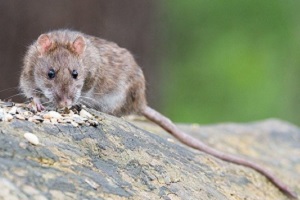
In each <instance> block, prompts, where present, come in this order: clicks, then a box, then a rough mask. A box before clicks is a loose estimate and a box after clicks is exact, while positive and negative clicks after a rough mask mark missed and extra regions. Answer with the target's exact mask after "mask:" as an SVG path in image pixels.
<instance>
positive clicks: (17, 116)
mask: <svg viewBox="0 0 300 200" xmlns="http://www.w3.org/2000/svg"><path fill="white" fill-rule="evenodd" d="M15 117H16V118H17V119H20V120H25V117H24V116H23V115H20V114H16V115H15Z"/></svg>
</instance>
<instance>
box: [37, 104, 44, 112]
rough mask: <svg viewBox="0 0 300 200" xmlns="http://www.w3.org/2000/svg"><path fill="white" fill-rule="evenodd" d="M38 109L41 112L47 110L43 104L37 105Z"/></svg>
mask: <svg viewBox="0 0 300 200" xmlns="http://www.w3.org/2000/svg"><path fill="white" fill-rule="evenodd" d="M36 109H37V111H39V112H41V111H42V110H45V107H44V106H43V105H42V104H41V103H36Z"/></svg>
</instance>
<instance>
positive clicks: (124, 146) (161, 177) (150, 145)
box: [0, 110, 300, 200]
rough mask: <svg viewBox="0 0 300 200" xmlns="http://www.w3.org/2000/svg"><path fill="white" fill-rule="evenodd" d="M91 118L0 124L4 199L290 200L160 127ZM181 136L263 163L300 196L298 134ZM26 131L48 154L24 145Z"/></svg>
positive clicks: (267, 126) (267, 129) (252, 126)
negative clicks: (89, 122) (85, 122)
mask: <svg viewBox="0 0 300 200" xmlns="http://www.w3.org/2000/svg"><path fill="white" fill-rule="evenodd" d="M88 112H89V113H91V114H93V115H94V116H95V115H96V116H98V117H96V118H99V119H101V120H99V121H97V123H99V124H98V126H97V127H91V126H79V127H74V126H72V125H71V124H63V125H61V124H56V125H53V124H48V123H40V124H35V123H32V122H28V121H24V120H18V119H14V120H13V121H12V122H1V123H0V130H1V132H0V188H1V192H0V199H266V200H268V199H270V200H273V199H287V197H286V196H284V195H283V194H282V193H281V192H280V191H279V190H278V189H277V188H276V187H274V186H273V185H272V184H271V183H270V182H269V181H268V180H267V179H266V178H265V177H263V176H262V175H260V174H259V173H257V172H256V171H254V170H252V169H249V168H246V167H242V166H238V165H235V164H231V163H227V162H224V161H221V160H219V159H216V158H214V157H211V156H209V155H206V154H204V153H202V152H198V151H195V150H193V149H190V148H188V147H186V146H184V145H182V144H180V143H178V142H177V141H176V140H167V139H168V138H170V135H169V134H166V133H165V132H164V131H162V130H161V129H160V128H158V127H157V126H156V125H153V124H151V123H148V122H140V121H130V122H127V121H125V120H123V119H119V118H116V117H112V116H109V115H106V114H102V113H99V112H96V111H91V110H88ZM133 124H134V125H133ZM138 127H140V128H138ZM180 128H182V129H184V130H185V131H186V132H188V133H189V134H192V135H193V136H194V137H197V138H198V139H201V140H203V141H205V142H206V143H208V144H210V145H211V146H214V147H215V148H218V149H221V150H223V151H226V152H230V153H232V154H239V155H240V156H243V157H246V158H249V159H252V160H254V161H256V162H258V163H261V164H262V165H264V166H265V167H267V168H269V169H270V170H272V171H273V172H274V174H276V175H277V176H278V177H280V178H281V179H282V180H283V181H284V182H286V183H288V184H289V185H290V187H291V188H293V189H294V190H295V191H296V192H297V193H298V194H300V185H299V182H300V167H299V166H300V156H299V155H300V130H299V128H297V127H295V126H293V125H291V124H288V123H286V122H282V121H278V120H268V121H263V122H258V123H249V124H221V125H213V126H199V125H182V126H180ZM143 129H147V130H149V131H151V132H154V133H150V132H148V131H145V130H143ZM29 130H30V132H31V133H33V134H35V135H36V136H37V137H38V138H39V140H40V142H41V143H43V146H34V145H32V144H30V143H28V142H27V141H26V140H25V138H24V137H23V134H24V133H25V132H27V131H29Z"/></svg>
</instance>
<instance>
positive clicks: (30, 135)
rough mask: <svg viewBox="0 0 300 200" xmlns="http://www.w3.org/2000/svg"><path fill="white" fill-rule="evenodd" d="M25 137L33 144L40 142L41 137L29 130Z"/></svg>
mask: <svg viewBox="0 0 300 200" xmlns="http://www.w3.org/2000/svg"><path fill="white" fill-rule="evenodd" d="M24 137H25V138H26V139H27V140H28V142H30V143H31V144H33V145H39V144H40V141H39V138H38V137H37V136H36V135H34V134H33V133H29V132H27V133H24Z"/></svg>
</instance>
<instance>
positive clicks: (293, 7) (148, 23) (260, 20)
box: [0, 0, 300, 125]
mask: <svg viewBox="0 0 300 200" xmlns="http://www.w3.org/2000/svg"><path fill="white" fill-rule="evenodd" d="M299 8H300V2H299V1H290V0H287V1H274V0H272V1H271V0H264V1H259V0H251V1H250V0H249V1H240V0H232V1H224V2H223V1H206V0H202V1H192V0H186V1H182V0H169V1H161V0H151V1H149V0H122V1H121V0H110V1H106V0H85V1H81V0H62V1H48V0H47V1H46V0H27V1H20V0H19V1H18V0H10V1H5V0H0V28H1V31H0V69H1V71H0V91H1V92H0V98H1V99H7V98H9V97H10V96H12V95H15V94H17V93H18V91H17V90H13V89H12V90H5V89H8V88H12V87H15V86H17V85H18V79H19V75H20V68H21V66H22V57H23V55H24V53H25V51H26V47H27V46H28V45H29V44H30V43H31V42H33V40H34V39H36V38H37V37H38V36H39V35H40V34H41V33H43V32H46V31H49V30H54V29H58V28H71V29H75V30H80V31H83V32H85V33H88V34H91V35H95V36H99V37H102V38H105V39H108V40H112V41H115V42H116V43H118V44H119V45H120V46H122V47H125V48H127V49H129V50H130V51H131V52H132V53H133V54H134V56H135V58H136V60H137V62H138V63H139V64H140V66H141V67H142V68H143V70H144V72H145V76H146V79H147V87H148V99H149V104H150V105H151V106H152V107H154V108H156V109H157V110H159V111H161V112H162V113H163V114H165V115H167V116H169V117H170V118H172V119H173V120H174V121H177V122H192V123H200V124H206V123H216V122H227V121H234V122H249V121H256V120H261V119H266V118H280V119H284V120H287V121H290V122H293V123H295V124H298V125H300V116H299V111H300V109H299V106H298V103H299V100H300V92H299V89H298V88H299V85H300V79H299V76H300V56H299V55H300V51H299V50H300V49H299V46H300V23H299V19H300V12H299ZM3 90H5V91H3ZM12 99H13V100H16V101H24V100H22V99H20V98H19V96H13V97H12Z"/></svg>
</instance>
